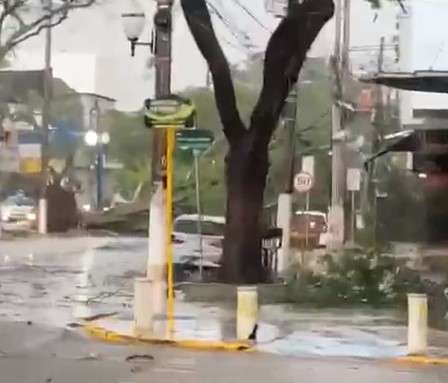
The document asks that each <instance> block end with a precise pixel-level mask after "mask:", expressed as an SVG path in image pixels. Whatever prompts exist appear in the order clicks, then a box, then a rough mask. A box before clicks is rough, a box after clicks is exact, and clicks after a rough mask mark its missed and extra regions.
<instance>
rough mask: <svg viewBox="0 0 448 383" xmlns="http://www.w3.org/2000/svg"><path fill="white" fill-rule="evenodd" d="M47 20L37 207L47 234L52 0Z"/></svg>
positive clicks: (39, 230) (41, 229)
mask: <svg viewBox="0 0 448 383" xmlns="http://www.w3.org/2000/svg"><path fill="white" fill-rule="evenodd" d="M46 4H47V10H46V11H47V12H48V16H49V17H48V21H47V28H46V30H45V69H44V100H43V107H42V154H41V155H42V160H41V188H40V195H39V209H38V232H39V234H47V231H48V230H47V227H48V201H47V176H48V161H49V158H48V131H49V124H50V103H51V93H52V92H51V88H52V82H53V75H52V70H51V46H52V39H51V37H52V36H51V17H50V16H51V10H52V8H53V1H52V0H47V2H46Z"/></svg>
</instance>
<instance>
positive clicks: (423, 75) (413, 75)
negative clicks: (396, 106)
mask: <svg viewBox="0 0 448 383" xmlns="http://www.w3.org/2000/svg"><path fill="white" fill-rule="evenodd" d="M359 80H360V81H361V82H365V83H370V84H378V85H385V86H388V87H391V88H396V89H403V90H410V91H416V92H430V93H448V71H416V72H410V73H406V72H395V73H394V72H390V73H377V74H374V75H367V76H362V77H360V79H359Z"/></svg>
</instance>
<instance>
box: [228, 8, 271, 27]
mask: <svg viewBox="0 0 448 383" xmlns="http://www.w3.org/2000/svg"><path fill="white" fill-rule="evenodd" d="M233 2H234V3H235V4H236V5H238V6H239V7H240V8H241V9H242V10H243V11H244V12H246V14H247V15H249V17H250V18H251V19H252V20H254V21H255V22H256V23H257V24H258V25H259V26H260V27H261V28H263V29H264V30H265V31H268V32H270V33H272V30H270V29H269V28H268V27H267V26H266V25H264V24H263V23H262V22H261V21H260V19H259V18H258V17H257V16H255V15H254V14H253V13H252V11H250V10H249V9H248V8H247V7H246V6H245V5H244V4H242V3H241V1H240V0H233Z"/></svg>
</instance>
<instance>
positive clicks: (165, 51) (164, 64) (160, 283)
mask: <svg viewBox="0 0 448 383" xmlns="http://www.w3.org/2000/svg"><path fill="white" fill-rule="evenodd" d="M172 6H173V0H157V11H156V14H155V16H154V28H155V39H154V47H153V49H154V55H155V71H156V85H155V97H156V99H157V98H163V97H167V96H169V95H170V94H171V43H172V15H171V12H172ZM166 142H167V140H166V132H165V129H153V143H152V166H151V174H152V196H151V202H150V210H149V212H150V213H149V254H148V263H147V277H148V279H150V280H151V281H152V283H153V286H154V289H155V290H156V291H158V292H159V293H155V299H156V301H155V302H154V307H153V309H154V310H153V312H154V314H156V315H157V314H159V315H160V314H163V313H164V312H165V306H166V273H167V260H166V257H165V255H166V249H165V247H166V212H165V198H166V186H167V182H166V181H167V179H166V162H167V161H166Z"/></svg>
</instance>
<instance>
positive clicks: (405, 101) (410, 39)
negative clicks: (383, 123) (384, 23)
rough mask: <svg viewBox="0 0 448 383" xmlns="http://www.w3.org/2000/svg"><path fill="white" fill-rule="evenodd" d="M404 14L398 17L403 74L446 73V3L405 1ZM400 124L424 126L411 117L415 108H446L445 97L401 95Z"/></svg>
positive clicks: (436, 95)
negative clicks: (434, 71)
mask: <svg viewBox="0 0 448 383" xmlns="http://www.w3.org/2000/svg"><path fill="white" fill-rule="evenodd" d="M405 6H406V9H407V14H403V13H400V14H399V16H398V23H399V36H400V40H399V41H400V63H399V69H400V71H402V72H414V71H428V70H443V71H446V70H448V29H447V28H446V20H448V2H446V1H445V0H431V1H422V0H407V1H405ZM400 104H401V122H402V124H403V125H406V124H420V123H423V121H422V120H420V119H415V118H413V110H414V109H428V110H434V109H436V110H437V109H448V108H447V106H448V95H441V94H434V93H424V92H401V95H400Z"/></svg>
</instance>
